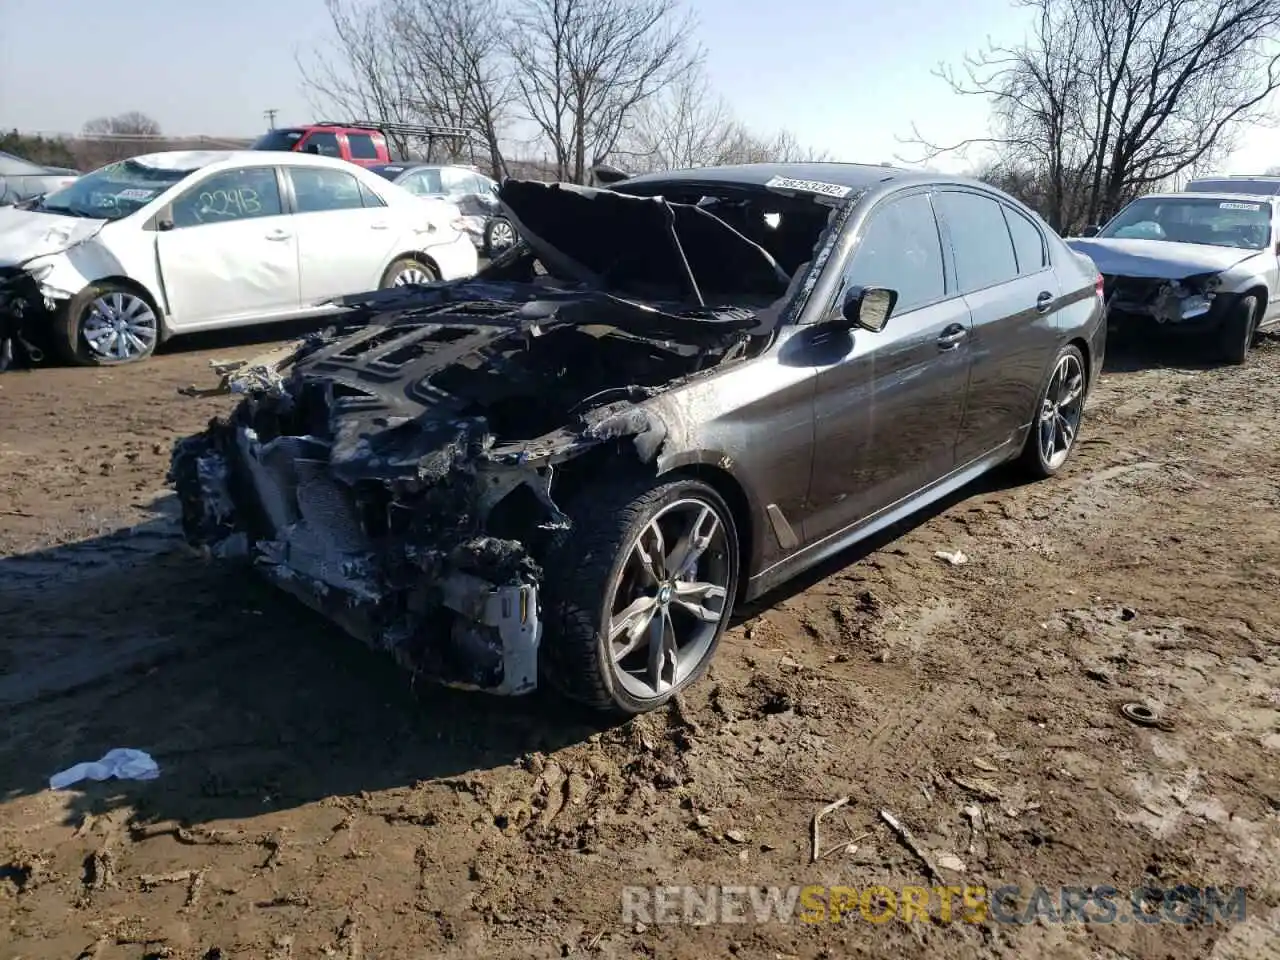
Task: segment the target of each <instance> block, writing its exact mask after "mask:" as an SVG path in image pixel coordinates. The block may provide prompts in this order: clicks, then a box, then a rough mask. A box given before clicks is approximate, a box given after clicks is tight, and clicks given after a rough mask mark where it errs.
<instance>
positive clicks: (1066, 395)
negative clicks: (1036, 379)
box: [1021, 344, 1087, 478]
mask: <svg viewBox="0 0 1280 960" xmlns="http://www.w3.org/2000/svg"><path fill="white" fill-rule="evenodd" d="M1086 376H1087V375H1086V374H1085V365H1084V354H1083V353H1081V352H1080V348H1079V347H1077V346H1075V345H1074V344H1067V345H1066V346H1065V347H1063V348H1062V350H1061V351H1060V352H1059V353H1058V356H1057V359H1055V360H1054V363H1053V367H1052V368H1051V369H1050V372H1049V379H1048V380H1046V381H1045V385H1044V389H1043V390H1041V392H1040V403H1039V405H1038V406H1037V407H1036V419H1035V422H1034V423H1032V425H1031V431H1030V432H1029V433H1028V434H1027V441H1026V445H1025V446H1024V447H1023V449H1022V456H1021V465H1022V467H1023V469H1024V470H1025V471H1026V472H1027V473H1029V474H1030V475H1031V476H1033V477H1037V478H1043V477H1052V476H1053V475H1054V474H1055V473H1057V472H1058V471H1059V470H1061V469H1062V467H1063V465H1064V464H1065V463H1066V462H1067V457H1069V456H1070V455H1071V451H1072V450H1074V449H1075V445H1076V437H1077V436H1078V435H1079V433H1080V422H1081V420H1083V419H1084V399H1085V387H1086V385H1087V379H1086Z"/></svg>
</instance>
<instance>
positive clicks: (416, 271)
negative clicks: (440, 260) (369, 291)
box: [381, 257, 440, 290]
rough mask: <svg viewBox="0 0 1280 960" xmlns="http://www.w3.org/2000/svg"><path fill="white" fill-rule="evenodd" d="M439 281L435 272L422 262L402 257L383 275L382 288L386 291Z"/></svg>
mask: <svg viewBox="0 0 1280 960" xmlns="http://www.w3.org/2000/svg"><path fill="white" fill-rule="evenodd" d="M439 279H440V278H439V277H438V276H437V275H436V272H435V270H433V269H432V268H431V267H429V266H428V265H427V264H425V263H423V262H422V261H420V260H415V259H413V258H412V257H401V258H399V259H397V260H396V261H394V262H393V263H392V264H391V266H389V267H387V269H386V271H385V272H384V273H383V274H382V284H381V287H382V289H384V290H385V289H387V288H388V287H416V286H419V285H421V284H424V283H435V282H436V281H437V280H439Z"/></svg>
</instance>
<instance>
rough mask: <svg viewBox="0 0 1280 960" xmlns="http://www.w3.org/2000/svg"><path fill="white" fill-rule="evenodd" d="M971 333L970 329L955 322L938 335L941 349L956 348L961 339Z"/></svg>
mask: <svg viewBox="0 0 1280 960" xmlns="http://www.w3.org/2000/svg"><path fill="white" fill-rule="evenodd" d="M968 335H969V331H968V330H966V329H965V328H964V327H962V326H960V324H958V323H953V324H951V326H949V327H947V328H946V329H945V330H943V331H942V333H941V334H939V335H938V349H939V350H954V349H955V348H956V347H958V346H960V341H961V340H963V339H964V338H965V337H967V336H968Z"/></svg>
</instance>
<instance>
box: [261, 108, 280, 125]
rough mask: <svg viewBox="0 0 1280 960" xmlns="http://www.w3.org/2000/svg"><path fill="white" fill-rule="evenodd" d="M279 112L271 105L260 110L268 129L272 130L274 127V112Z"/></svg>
mask: <svg viewBox="0 0 1280 960" xmlns="http://www.w3.org/2000/svg"><path fill="white" fill-rule="evenodd" d="M279 112H280V111H279V110H277V109H276V108H275V107H271V108H270V109H269V110H263V111H262V115H263V116H264V117H266V118H267V129H268V130H274V129H275V128H276V114H277V113H279Z"/></svg>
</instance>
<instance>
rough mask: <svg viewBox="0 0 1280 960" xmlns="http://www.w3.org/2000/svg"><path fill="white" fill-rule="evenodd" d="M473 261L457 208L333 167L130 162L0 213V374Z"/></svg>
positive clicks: (140, 352)
mask: <svg viewBox="0 0 1280 960" xmlns="http://www.w3.org/2000/svg"><path fill="white" fill-rule="evenodd" d="M477 267H478V258H477V256H476V251H475V247H474V246H473V245H472V243H471V241H470V240H469V239H468V237H467V235H466V234H465V233H464V232H462V230H461V221H460V212H459V210H458V209H457V207H456V206H455V205H453V204H450V203H447V202H445V201H432V202H431V203H424V202H423V200H422V199H421V198H419V197H415V196H413V195H412V194H410V193H409V192H407V191H405V190H403V189H401V188H400V187H397V186H396V185H395V184H392V183H388V182H387V181H386V180H385V179H384V178H382V177H379V176H377V175H375V174H372V173H369V172H368V171H366V170H363V169H361V168H359V167H356V166H354V165H352V164H348V163H345V162H343V161H341V160H334V159H331V158H329V157H319V156H314V155H311V154H301V153H299V154H292V153H271V154H266V153H263V152H261V151H240V152H237V151H200V152H189V151H184V152H169V153H155V154H149V155H146V156H140V157H135V158H133V159H129V160H123V161H120V162H118V163H112V164H109V165H107V166H105V167H102V168H100V169H98V170H95V171H94V172H92V173H89V174H86V175H85V176H83V177H81V178H80V179H79V180H77V181H76V182H75V183H73V184H71V185H70V186H68V187H66V188H65V189H62V190H59V191H56V192H54V193H50V194H47V195H45V196H44V197H41V198H38V199H35V200H31V201H28V202H25V203H21V204H18V205H17V206H14V207H7V208H4V209H0V370H3V369H6V368H7V367H9V366H11V365H13V364H14V362H15V361H20V360H22V359H24V357H23V355H24V354H25V360H26V361H28V362H32V363H35V362H39V361H40V360H41V359H42V358H43V356H44V353H45V350H44V347H45V346H51V347H52V348H53V349H54V351H55V352H56V353H57V354H59V355H60V356H61V357H62V359H63V360H65V361H67V362H70V363H75V364H81V365H105V364H121V363H129V362H135V361H138V360H143V359H145V358H146V357H148V356H150V355H151V353H152V352H153V351H154V350H155V348H156V346H157V345H158V344H159V343H161V342H163V341H164V340H165V339H167V338H168V337H170V336H173V335H176V334H183V333H192V332H196V331H200V330H210V329H215V328H221V327H231V326H239V325H242V324H250V323H254V324H256V323H263V322H269V321H276V320H291V319H297V318H304V317H308V316H323V315H325V314H327V313H328V312H331V311H332V310H333V309H334V307H333V306H332V301H333V300H334V299H336V298H339V297H344V296H349V295H353V294H357V293H362V292H366V291H369V290H374V289H380V288H384V287H391V286H402V285H406V284H417V283H427V282H431V281H434V280H441V279H443V280H454V279H460V278H463V277H469V276H471V275H473V274H474V273H475V272H476V270H477Z"/></svg>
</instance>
